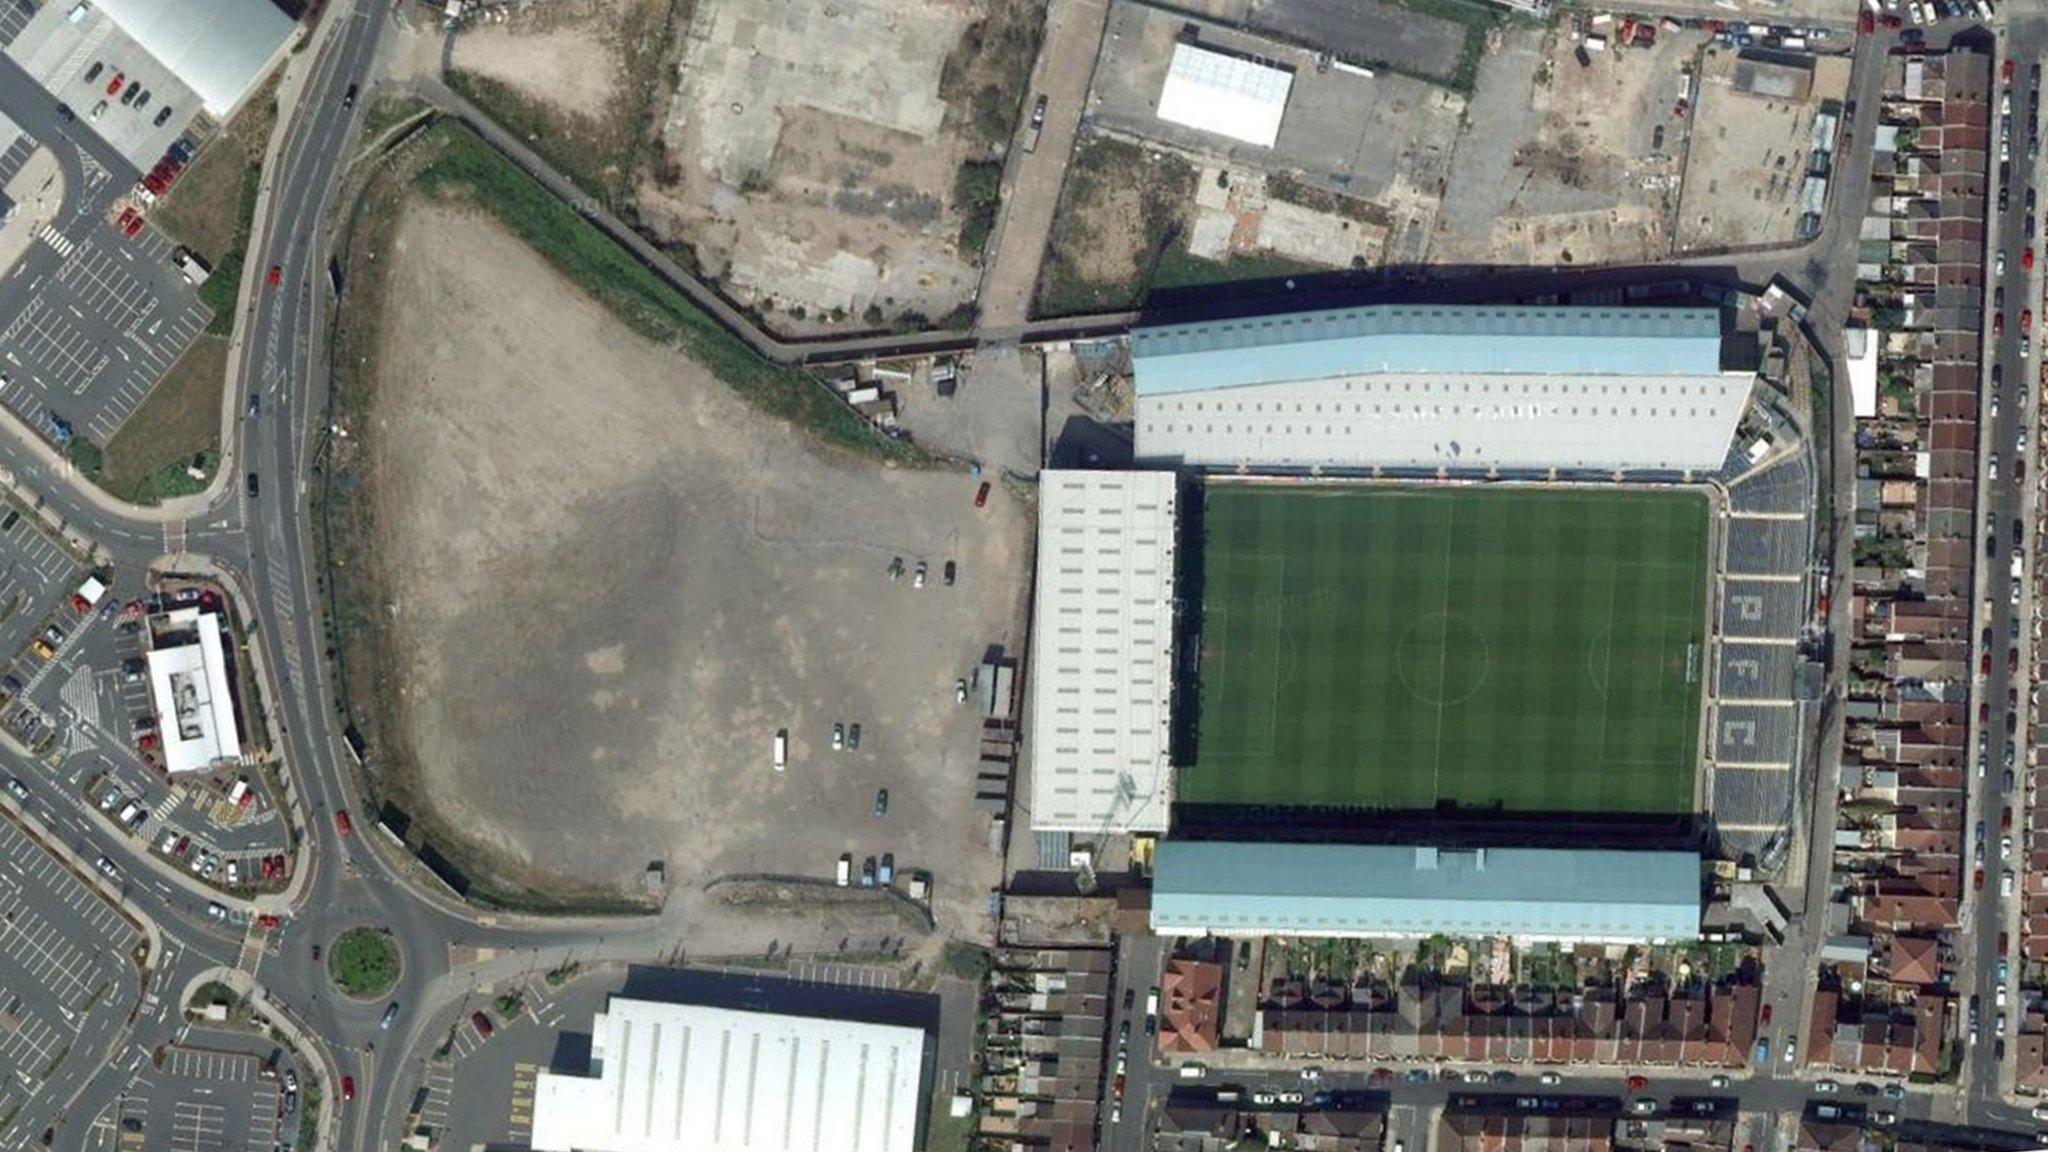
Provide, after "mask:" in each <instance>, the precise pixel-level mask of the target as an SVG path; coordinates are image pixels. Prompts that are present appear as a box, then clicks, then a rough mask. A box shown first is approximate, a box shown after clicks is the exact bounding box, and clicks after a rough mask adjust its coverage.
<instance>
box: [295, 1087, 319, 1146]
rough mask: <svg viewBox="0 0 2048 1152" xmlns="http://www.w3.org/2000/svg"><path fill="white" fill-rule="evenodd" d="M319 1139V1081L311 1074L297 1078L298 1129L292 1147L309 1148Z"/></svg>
mask: <svg viewBox="0 0 2048 1152" xmlns="http://www.w3.org/2000/svg"><path fill="white" fill-rule="evenodd" d="M319 1139H320V1082H319V1081H318V1080H316V1079H314V1078H313V1077H311V1076H302V1077H300V1078H299V1131H298V1134H297V1137H296V1138H295V1139H294V1140H293V1142H292V1147H293V1148H304V1149H311V1148H312V1147H313V1146H314V1145H315V1144H316V1143H318V1142H319Z"/></svg>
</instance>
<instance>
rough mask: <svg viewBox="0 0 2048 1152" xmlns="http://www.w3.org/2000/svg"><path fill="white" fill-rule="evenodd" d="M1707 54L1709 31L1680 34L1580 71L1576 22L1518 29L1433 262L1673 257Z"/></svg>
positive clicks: (1461, 147) (1459, 164)
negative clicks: (1691, 106)
mask: <svg viewBox="0 0 2048 1152" xmlns="http://www.w3.org/2000/svg"><path fill="white" fill-rule="evenodd" d="M1606 32H1607V33H1608V34H1609V35H1611V33H1612V29H1611V28H1608V29H1606ZM1704 43H1705V35H1704V33H1700V32H1696V31H1691V30H1686V31H1666V32H1664V33H1663V34H1662V35H1660V36H1658V37H1657V41H1656V43H1655V44H1654V45H1653V46H1649V47H1644V46H1641V45H1636V46H1630V47H1627V48H1619V47H1617V48H1614V49H1612V50H1609V51H1605V52H1596V53H1589V54H1588V55H1587V61H1588V62H1587V63H1585V64H1580V63H1579V62H1578V60H1577V59H1576V58H1575V53H1576V51H1577V48H1578V45H1579V41H1578V39H1577V37H1575V36H1574V35H1572V33H1571V28H1570V23H1569V22H1568V21H1560V22H1557V23H1553V24H1551V25H1548V26H1534V25H1528V24H1516V25H1513V26H1512V27H1511V28H1510V29H1509V31H1508V32H1507V33H1506V34H1505V35H1504V36H1503V37H1502V40H1501V43H1500V44H1499V46H1498V49H1497V51H1496V52H1495V54H1494V55H1493V56H1492V57H1490V58H1489V59H1488V60H1487V63H1486V67H1485V68H1484V69H1482V70H1481V71H1480V74H1479V83H1478V86H1477V89H1476V90H1475V92H1474V95H1473V101H1472V116H1471V119H1470V121H1469V123H1468V126H1467V129H1466V131H1465V133H1464V135H1463V136H1462V137H1461V138H1460V140H1459V142H1458V150H1457V155H1456V157H1455V159H1454V160H1453V161H1452V163H1451V175H1450V182H1449V184H1448V185H1447V187H1446V189H1445V192H1444V199H1443V209H1442V212H1441V214H1440V215H1439V216H1438V217H1437V224H1436V229H1437V234H1436V237H1435V241H1434V243H1432V244H1431V246H1430V261H1431V262H1432V263H1437V264H1468V265H1487V264H1506V265H1519V264H1574V263H1576V264H1605V263H1615V262H1626V261H1635V260H1654V259H1660V258H1662V257H1664V256H1665V255H1667V254H1668V253H1669V251H1670V247H1671V219H1672V214H1673V211H1674V210H1675V208H1676V202H1677V197H1678V176H1679V169H1680V165H1681V164H1682V163H1683V159H1684V156H1685V144H1686V139H1687V133H1688V132H1689V131H1690V127H1691V125H1690V118H1689V117H1688V116H1687V115H1685V114H1684V113H1683V112H1681V111H1680V110H1679V98H1680V96H1681V95H1682V94H1683V93H1685V92H1687V91H1689V90H1690V83H1689V81H1688V80H1687V77H1688V76H1689V75H1691V73H1692V71H1693V70H1694V69H1695V68H1696V67H1697V64H1698V60H1699V54H1700V49H1701V47H1702V45H1703V44H1704Z"/></svg>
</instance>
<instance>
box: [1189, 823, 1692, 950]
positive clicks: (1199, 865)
mask: <svg viewBox="0 0 2048 1152" xmlns="http://www.w3.org/2000/svg"><path fill="white" fill-rule="evenodd" d="M1699 919H1700V858H1699V855H1698V854H1697V853H1694V852H1621V851H1610V850H1591V849H1545V848H1488V849H1480V850H1471V851H1457V852H1454V851H1450V850H1438V849H1435V848H1428V847H1418V846H1413V845H1385V844H1265V843H1249V842H1235V841H1177V840H1168V841H1166V842H1164V843H1162V844H1160V845H1159V850H1158V856H1157V860H1156V870H1155V872H1154V875H1153V885H1152V928H1153V930H1154V931H1155V932H1157V933H1159V934H1160V935H1202V934H1214V935H1218V936H1266V935H1277V936H1366V937H1402V938H1411V937H1421V936H1430V935H1434V934H1437V933H1444V934H1446V935H1452V936H1513V937H1518V938H1522V939H1532V940H1569V941H1587V942H1597V941H1610V942H1615V941H1620V942H1627V941H1654V940H1690V939H1693V938H1695V937H1696V936H1697V935H1698V934H1699Z"/></svg>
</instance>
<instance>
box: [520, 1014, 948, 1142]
mask: <svg viewBox="0 0 2048 1152" xmlns="http://www.w3.org/2000/svg"><path fill="white" fill-rule="evenodd" d="M590 1045H591V1046H590V1056H591V1067H592V1070H593V1072H594V1075H591V1076H563V1075H557V1074H555V1073H552V1072H542V1073H541V1074H540V1075H539V1077H538V1079H537V1081H536V1083H535V1085H534V1097H533V1136H532V1139H531V1141H530V1144H531V1146H532V1147H533V1149H534V1150H535V1152H571V1150H572V1149H573V1150H575V1152H741V1150H745V1152H796V1150H799V1149H801V1150H802V1152H911V1145H912V1141H913V1140H914V1139H915V1138H916V1134H917V1120H918V1111H919V1109H918V1098H919V1093H918V1087H919V1082H920V1080H921V1078H922V1076H923V1070H924V1033H923V1032H922V1031H920V1030H918V1029H916V1028H905V1027H898V1026H894V1025H885V1024H862V1023H854V1022H851V1021H844V1020H819V1019H812V1018H809V1017H802V1016H783V1015H778V1014H775V1013H769V1012H742V1011H736V1010H733V1009H728V1008H713V1007H706V1006H703V1005H696V1004H668V1003H661V1002H657V1001H652V1000H634V999H628V998H626V997H622V996H614V997H613V998H612V999H611V1002H610V1003H609V1004H608V1005H607V1006H606V1010H605V1011H603V1012H600V1013H598V1015H597V1018H596V1020H595V1022H594V1023H593V1025H592V1027H591V1042H590Z"/></svg>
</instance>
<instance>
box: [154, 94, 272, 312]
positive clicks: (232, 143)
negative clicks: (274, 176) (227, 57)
mask: <svg viewBox="0 0 2048 1152" xmlns="http://www.w3.org/2000/svg"><path fill="white" fill-rule="evenodd" d="M276 124H277V87H276V85H275V83H274V82H273V84H272V85H271V86H270V87H269V88H268V89H266V90H265V91H263V92H260V93H258V94H257V95H256V97H255V98H254V99H252V100H250V101H249V102H248V103H247V104H246V105H245V106H244V107H243V109H242V111H241V113H240V114H239V115H237V116H236V117H235V118H234V119H233V120H232V121H230V122H229V123H228V125H227V127H226V128H224V129H222V131H221V132H220V133H219V134H217V135H216V136H214V138H213V139H212V140H210V141H207V143H206V146H205V148H204V149H202V150H201V152H200V154H199V158H198V159H197V160H196V161H194V162H193V164H192V167H190V168H189V169H187V170H186V171H185V174H184V176H183V177H181V178H180V179H179V180H178V182H177V184H175V185H173V186H172V188H171V193H170V195H169V196H167V197H166V198H165V199H164V202H163V203H162V204H160V205H159V206H158V207H157V208H156V210H155V211H154V212H153V213H152V215H151V218H152V219H153V220H154V221H155V222H156V224H157V226H158V227H160V228H162V229H163V230H164V231H165V232H167V233H169V234H170V235H171V237H172V238H173V239H175V240H177V241H178V243H180V244H182V245H184V246H185V247H187V248H189V249H191V250H192V251H193V252H195V253H197V254H198V255H199V258H200V259H202V260H204V261H206V263H207V265H208V266H209V267H211V268H212V269H213V275H211V276H209V277H207V280H206V283H204V284H202V285H200V286H199V298H200V299H201V300H203V301H205V303H206V306H207V307H208V308H211V309H213V319H212V321H211V322H210V323H209V324H208V325H207V329H206V330H207V331H208V332H210V333H213V334H215V335H220V336H225V335H227V334H228V333H229V332H232V331H233V330H234V325H235V294H236V293H237V292H238V291H239V290H240V289H241V284H242V261H243V253H244V252H245V251H246V250H247V249H248V247H249V226H250V222H251V221H252V220H253V219H254V218H255V215H256V197H257V193H258V192H259V191H260V190H261V188H262V186H263V152H264V149H265V148H267V147H268V146H269V144H270V133H271V129H272V128H273V127H275V126H276Z"/></svg>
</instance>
